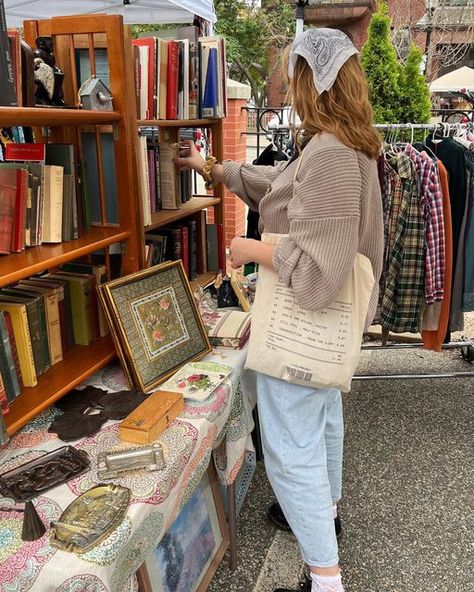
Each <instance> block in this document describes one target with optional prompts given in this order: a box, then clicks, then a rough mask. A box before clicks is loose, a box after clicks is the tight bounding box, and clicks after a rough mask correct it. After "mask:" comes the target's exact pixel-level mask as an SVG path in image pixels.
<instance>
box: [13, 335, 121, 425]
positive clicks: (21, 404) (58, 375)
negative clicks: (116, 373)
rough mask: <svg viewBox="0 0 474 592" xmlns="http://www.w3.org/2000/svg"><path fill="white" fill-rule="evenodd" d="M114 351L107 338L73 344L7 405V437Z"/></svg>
mask: <svg viewBox="0 0 474 592" xmlns="http://www.w3.org/2000/svg"><path fill="white" fill-rule="evenodd" d="M114 357H115V349H114V346H113V343H112V339H111V338H110V336H107V337H102V338H101V339H98V340H97V341H94V343H92V345H88V346H84V345H76V346H75V347H73V348H72V349H71V350H70V351H69V352H68V353H67V355H66V357H65V358H64V360H63V361H62V362H59V363H58V364H55V365H54V366H53V367H52V368H50V369H49V370H48V371H47V372H45V373H44V374H42V375H41V376H38V384H37V386H35V387H28V388H24V389H23V390H22V392H21V394H20V395H19V396H18V397H17V398H16V399H15V401H14V402H13V403H12V404H11V405H10V411H9V412H8V413H7V415H6V416H5V422H6V424H7V431H8V433H9V434H10V435H12V434H14V433H15V432H17V431H18V430H19V429H20V428H21V427H23V426H24V425H25V424H27V423H28V421H30V419H33V418H34V417H36V416H37V415H38V414H39V413H41V412H42V411H44V410H45V409H47V408H48V407H50V406H51V405H52V404H53V403H54V402H55V401H57V400H58V399H60V398H61V397H62V396H63V395H65V394H66V393H68V392H69V391H70V390H71V389H73V388H74V387H76V386H77V385H78V384H80V383H81V382H82V381H83V380H85V379H86V378H87V377H88V376H90V375H91V374H93V373H94V372H96V371H97V370H99V369H100V368H102V367H103V366H105V365H106V364H108V363H109V362H111V361H112V360H113V359H114Z"/></svg>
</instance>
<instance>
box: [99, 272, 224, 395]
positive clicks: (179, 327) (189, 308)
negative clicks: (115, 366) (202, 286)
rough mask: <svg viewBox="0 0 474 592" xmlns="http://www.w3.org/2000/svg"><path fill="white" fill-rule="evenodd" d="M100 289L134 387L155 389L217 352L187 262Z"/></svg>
mask: <svg viewBox="0 0 474 592" xmlns="http://www.w3.org/2000/svg"><path fill="white" fill-rule="evenodd" d="M98 293H99V299H100V301H101V303H102V306H103V308H104V310H105V316H106V318H107V321H108V323H109V326H110V330H111V334H112V338H113V340H114V344H115V348H116V350H117V355H118V357H119V358H120V361H121V363H122V366H123V369H124V372H125V374H126V376H127V378H128V380H129V382H131V386H132V385H133V386H135V387H136V388H138V389H140V390H141V391H143V392H149V391H151V390H153V389H155V388H156V387H157V386H158V385H159V384H161V383H162V382H164V381H165V380H167V379H168V378H169V377H170V376H172V375H173V374H174V373H175V372H177V370H179V369H180V368H181V367H182V366H183V365H184V364H187V363H188V362H192V361H195V360H200V359H201V358H203V357H205V356H206V355H207V354H208V353H209V352H211V351H212V347H211V344H210V342H209V338H208V336H207V332H206V330H205V328H204V325H203V322H202V319H201V315H200V313H199V310H198V308H197V306H196V302H195V300H194V296H193V293H192V291H191V287H190V285H189V282H188V279H187V277H186V273H185V271H184V268H183V265H182V263H181V261H171V262H168V263H162V264H161V265H156V266H154V267H151V268H148V269H144V270H142V271H138V272H135V273H132V274H130V275H128V276H126V277H123V278H118V279H116V280H112V281H110V282H107V283H105V284H102V285H101V286H98Z"/></svg>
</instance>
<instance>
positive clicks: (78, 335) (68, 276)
mask: <svg viewBox="0 0 474 592" xmlns="http://www.w3.org/2000/svg"><path fill="white" fill-rule="evenodd" d="M46 277H47V278H51V279H60V280H65V281H67V283H68V284H69V294H70V302H71V313H72V326H73V331H74V343H75V344H76V345H90V344H91V343H92V342H93V341H94V339H95V337H97V335H95V336H94V321H93V314H94V312H93V304H92V301H93V294H92V293H93V290H94V284H95V278H94V277H93V276H91V275H80V274H72V273H69V272H65V271H63V272H60V273H48V274H47V275H46Z"/></svg>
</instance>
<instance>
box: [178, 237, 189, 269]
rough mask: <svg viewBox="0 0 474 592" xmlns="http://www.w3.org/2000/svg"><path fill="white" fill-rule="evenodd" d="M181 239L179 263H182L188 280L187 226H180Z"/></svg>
mask: <svg viewBox="0 0 474 592" xmlns="http://www.w3.org/2000/svg"><path fill="white" fill-rule="evenodd" d="M179 230H180V239H181V261H182V262H183V267H184V271H185V273H186V276H187V277H188V279H189V228H188V227H187V226H180V228H179Z"/></svg>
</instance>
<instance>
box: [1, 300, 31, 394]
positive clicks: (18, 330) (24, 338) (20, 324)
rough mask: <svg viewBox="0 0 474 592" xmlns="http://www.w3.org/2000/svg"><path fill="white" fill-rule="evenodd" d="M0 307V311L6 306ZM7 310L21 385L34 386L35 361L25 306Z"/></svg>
mask: <svg viewBox="0 0 474 592" xmlns="http://www.w3.org/2000/svg"><path fill="white" fill-rule="evenodd" d="M0 306H1V308H2V310H5V309H6V308H5V307H6V306H7V305H4V304H2V305H0ZM7 310H8V312H10V314H11V319H12V325H13V332H14V334H15V341H16V346H17V349H18V359H19V362H20V372H21V377H22V380H23V385H24V386H36V385H37V384H38V381H37V379H36V368H35V359H34V356H33V347H32V345H31V336H30V329H29V326H28V317H27V314H26V306H21V307H19V308H15V309H13V308H12V309H7Z"/></svg>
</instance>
